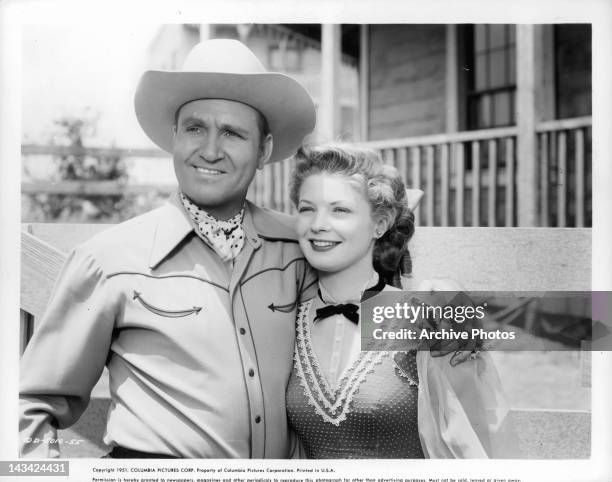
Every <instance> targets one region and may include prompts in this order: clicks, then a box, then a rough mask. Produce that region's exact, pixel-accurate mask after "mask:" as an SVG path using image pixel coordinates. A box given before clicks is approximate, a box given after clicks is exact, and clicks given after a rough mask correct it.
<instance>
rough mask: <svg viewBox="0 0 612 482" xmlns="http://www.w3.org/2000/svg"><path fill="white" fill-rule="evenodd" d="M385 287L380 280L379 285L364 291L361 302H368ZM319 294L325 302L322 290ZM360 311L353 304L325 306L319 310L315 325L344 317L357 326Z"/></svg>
mask: <svg viewBox="0 0 612 482" xmlns="http://www.w3.org/2000/svg"><path fill="white" fill-rule="evenodd" d="M384 287H385V282H384V281H383V280H382V279H380V278H379V280H378V283H376V284H375V285H374V286H372V287H370V288H368V289H367V290H365V291H364V293H363V296H362V297H361V301H366V300H367V299H369V298H371V297H372V296H374V295H376V294H378V293H380V292H381V291H382V290H383V289H384ZM318 294H319V298H320V299H321V301H323V297H322V296H321V290H319V291H318ZM358 311H359V307H358V306H357V305H355V304H353V303H346V304H340V305H328V306H324V307H323V308H319V309H318V310H317V311H316V316H315V319H314V323H316V322H317V321H319V320H322V319H324V318H328V317H330V316H332V315H344V317H345V318H346V319H347V320H349V321H352V322H353V323H355V324H357V323H359V313H358Z"/></svg>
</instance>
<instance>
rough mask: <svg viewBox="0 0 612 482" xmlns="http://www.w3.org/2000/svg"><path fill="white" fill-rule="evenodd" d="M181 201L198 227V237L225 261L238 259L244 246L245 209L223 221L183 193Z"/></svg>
mask: <svg viewBox="0 0 612 482" xmlns="http://www.w3.org/2000/svg"><path fill="white" fill-rule="evenodd" d="M181 201H182V202H183V206H184V207H185V210H186V211H187V214H189V216H190V217H191V219H192V220H193V222H194V224H195V225H196V227H197V229H196V233H197V234H198V236H200V238H202V239H203V240H204V242H206V244H208V245H209V246H210V247H211V248H212V249H214V251H215V252H216V253H217V254H218V255H219V257H220V258H221V259H222V260H223V261H229V260H232V259H234V258H236V256H238V253H240V251H241V250H242V247H243V246H244V229H243V228H242V219H243V217H244V207H243V208H242V209H241V210H240V212H238V213H237V214H236V215H235V216H233V217H231V218H230V219H228V220H226V221H222V220H219V219H217V218H215V217H213V216H211V215H210V214H208V213H207V212H206V211H204V210H203V209H201V208H199V207H198V206H196V205H195V204H194V203H193V202H191V201H190V200H189V199H188V198H187V196H185V195H184V194H183V193H181Z"/></svg>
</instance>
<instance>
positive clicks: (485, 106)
mask: <svg viewBox="0 0 612 482" xmlns="http://www.w3.org/2000/svg"><path fill="white" fill-rule="evenodd" d="M465 29H466V30H465V36H464V39H465V49H466V50H465V61H466V62H465V64H466V67H467V68H466V70H467V74H468V75H467V79H466V80H467V82H466V83H467V85H466V96H467V98H466V117H467V118H466V127H467V128H468V129H487V128H490V127H502V126H509V125H514V124H515V119H516V108H515V95H516V58H515V56H516V54H515V52H516V39H515V26H514V25H482V24H481V25H468V26H466V27H465Z"/></svg>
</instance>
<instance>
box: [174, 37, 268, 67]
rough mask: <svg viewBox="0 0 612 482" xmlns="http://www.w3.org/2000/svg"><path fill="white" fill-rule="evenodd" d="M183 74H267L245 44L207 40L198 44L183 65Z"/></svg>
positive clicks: (235, 41)
mask: <svg viewBox="0 0 612 482" xmlns="http://www.w3.org/2000/svg"><path fill="white" fill-rule="evenodd" d="M182 70H183V72H223V73H228V74H261V73H265V72H267V71H266V69H265V67H264V66H263V64H262V63H261V62H260V60H259V59H258V58H257V57H256V56H255V54H254V53H253V52H252V51H251V50H250V49H249V48H248V47H247V46H246V45H244V44H243V43H241V42H239V41H237V40H231V39H214V40H206V41H204V42H201V43H199V44H197V45H196V46H195V47H193V49H192V50H191V52H189V55H187V58H186V59H185V62H184V64H183V69H182Z"/></svg>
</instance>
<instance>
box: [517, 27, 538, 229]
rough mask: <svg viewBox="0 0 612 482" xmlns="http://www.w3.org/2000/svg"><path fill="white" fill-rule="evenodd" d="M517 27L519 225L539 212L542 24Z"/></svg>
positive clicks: (534, 222) (534, 223) (535, 220)
mask: <svg viewBox="0 0 612 482" xmlns="http://www.w3.org/2000/svg"><path fill="white" fill-rule="evenodd" d="M516 29H517V32H516V66H517V89H516V111H517V127H518V138H517V190H518V225H519V226H537V225H538V222H539V216H538V214H539V213H538V162H537V161H536V159H537V158H536V142H537V139H536V123H537V121H538V112H537V109H536V106H537V102H538V101H537V98H536V96H537V94H538V92H539V90H540V89H539V78H538V71H539V63H540V62H541V48H539V47H538V45H537V41H538V39H537V38H536V37H537V34H538V32H540V30H541V26H538V25H532V24H521V25H517V27H516Z"/></svg>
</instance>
